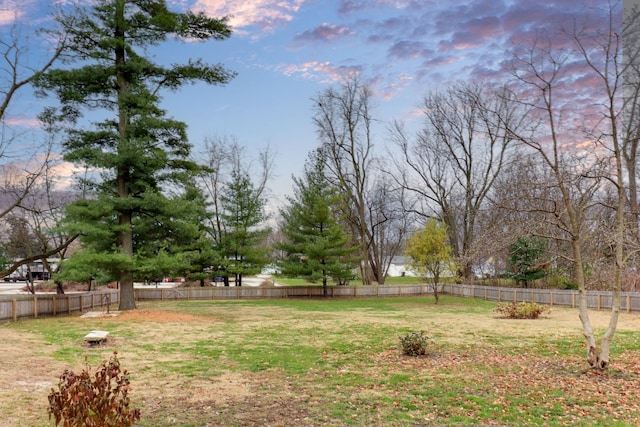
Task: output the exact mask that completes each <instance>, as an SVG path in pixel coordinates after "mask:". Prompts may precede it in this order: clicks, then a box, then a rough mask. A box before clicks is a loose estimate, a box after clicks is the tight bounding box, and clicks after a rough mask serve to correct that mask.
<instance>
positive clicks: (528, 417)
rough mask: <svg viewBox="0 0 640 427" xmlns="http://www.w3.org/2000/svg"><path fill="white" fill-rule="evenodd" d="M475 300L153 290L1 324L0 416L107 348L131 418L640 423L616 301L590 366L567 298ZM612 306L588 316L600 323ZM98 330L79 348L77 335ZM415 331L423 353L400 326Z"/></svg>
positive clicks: (36, 413) (30, 413)
mask: <svg viewBox="0 0 640 427" xmlns="http://www.w3.org/2000/svg"><path fill="white" fill-rule="evenodd" d="M495 308H496V304H495V303H491V302H487V301H482V300H474V299H454V298H450V297H443V298H441V302H440V304H439V305H435V304H433V298H428V297H422V298H390V299H382V298H381V299H328V300H327V299H320V300H306V299H290V300H267V301H263V300H259V301H226V302H220V301H215V302H213V301H197V302H194V301H180V302H174V301H171V302H169V301H165V302H155V303H143V304H140V306H139V309H138V310H133V311H129V312H125V313H122V314H120V315H119V316H116V317H106V316H105V317H98V318H80V317H77V316H74V317H57V318H41V319H35V320H25V321H19V322H16V323H3V324H0V334H1V336H2V337H3V339H2V340H0V363H2V368H3V375H2V376H0V413H2V414H3V425H7V426H34V427H40V426H51V425H52V424H51V423H52V421H50V420H48V415H47V404H48V402H47V395H48V394H49V393H50V392H51V389H52V388H54V387H55V385H56V384H57V379H58V377H59V375H60V373H61V372H63V371H64V370H65V369H76V370H78V369H80V368H82V367H83V366H84V365H85V360H86V361H87V362H88V363H89V364H90V365H91V366H98V365H99V363H100V361H102V360H104V359H105V358H108V357H109V356H110V355H111V354H113V352H114V351H117V352H118V358H119V360H120V362H121V363H122V366H125V367H126V368H127V370H128V371H129V378H130V381H131V389H130V391H129V397H130V398H131V405H132V406H133V407H136V408H139V409H140V411H141V414H142V417H141V419H140V420H139V421H138V422H137V423H136V426H149V427H151V426H154V427H163V426H183V427H187V426H193V427H196V426H255V425H260V426H277V425H281V426H294V425H296V426H297V425H304V426H348V425H353V426H422V425H444V426H448V425H514V426H516V425H517V426H521V425H531V426H535V425H540V426H542V425H549V426H556V425H582V426H590V425H592V426H596V425H607V426H634V425H638V424H640V331H639V328H638V326H639V325H640V316H639V315H638V314H628V313H623V314H622V317H621V319H620V324H619V326H620V328H619V333H618V334H617V335H616V340H615V341H614V344H615V347H614V349H613V357H612V366H611V367H610V369H609V371H608V372H607V373H606V374H601V375H596V374H594V373H592V372H591V371H590V370H588V369H587V366H586V363H585V361H584V357H583V354H584V348H583V345H584V344H583V342H582V339H581V326H580V322H579V319H578V318H577V311H576V310H573V309H567V308H556V307H554V308H553V310H552V311H550V312H548V313H545V314H544V315H543V316H542V317H541V318H539V319H536V320H518V321H514V320H509V319H502V318H500V317H499V316H498V315H496V313H495ZM607 319H608V313H606V312H602V313H600V312H596V313H594V324H596V325H597V326H598V327H605V325H606V321H607ZM91 330H108V331H109V332H110V339H109V341H107V343H106V344H104V345H101V346H93V347H91V346H89V345H86V344H85V343H84V341H83V336H84V335H85V334H86V333H87V332H88V331H91ZM414 331H425V332H426V333H427V334H428V336H429V338H430V347H429V353H428V355H427V356H422V357H411V356H405V355H403V354H402V351H401V350H400V349H399V346H398V337H399V336H404V335H406V334H409V333H411V332H414Z"/></svg>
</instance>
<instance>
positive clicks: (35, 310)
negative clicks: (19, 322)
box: [33, 297, 38, 319]
mask: <svg viewBox="0 0 640 427" xmlns="http://www.w3.org/2000/svg"><path fill="white" fill-rule="evenodd" d="M37 317H38V297H33V318H34V319H35V318H37Z"/></svg>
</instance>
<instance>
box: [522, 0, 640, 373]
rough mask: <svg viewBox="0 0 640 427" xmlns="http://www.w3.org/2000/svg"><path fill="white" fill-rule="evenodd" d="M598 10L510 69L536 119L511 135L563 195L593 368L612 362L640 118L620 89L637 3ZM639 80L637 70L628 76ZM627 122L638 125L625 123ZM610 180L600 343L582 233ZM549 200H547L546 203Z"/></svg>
mask: <svg viewBox="0 0 640 427" xmlns="http://www.w3.org/2000/svg"><path fill="white" fill-rule="evenodd" d="M600 12H603V13H602V18H603V19H602V22H604V23H605V24H604V25H600V26H597V25H593V22H591V23H585V25H583V26H579V25H578V24H576V26H575V27H574V29H573V30H572V31H564V32H562V34H561V35H563V36H564V38H563V39H562V40H560V42H561V43H564V44H565V45H564V46H562V47H556V46H555V45H554V44H553V43H552V38H551V37H549V36H548V34H541V35H539V37H538V38H537V39H536V40H534V41H533V42H532V44H531V46H529V47H528V49H526V50H525V51H523V52H516V53H515V54H514V62H513V74H514V76H515V77H516V79H517V81H518V82H520V83H521V84H522V85H523V86H524V88H523V90H522V91H520V92H521V93H520V94H519V98H520V100H521V102H522V104H523V105H527V106H528V107H529V111H528V115H529V117H530V118H531V120H532V121H531V126H529V127H528V128H527V129H526V132H525V129H523V130H521V131H513V132H512V134H513V136H514V137H515V138H516V139H517V140H519V141H520V142H521V143H522V144H524V146H527V147H529V148H531V149H532V150H533V151H534V152H535V153H536V154H537V155H538V156H539V157H540V159H541V160H542V161H543V162H544V163H545V164H546V165H547V166H548V170H549V172H550V178H552V179H553V181H554V185H555V189H556V191H557V193H558V194H559V196H560V198H559V202H560V203H556V207H555V208H554V209H553V210H552V212H553V213H554V216H555V218H556V219H557V222H556V224H557V226H558V227H559V228H561V229H562V231H563V233H564V234H565V236H566V239H567V241H568V242H570V244H571V249H572V256H573V257H572V262H573V264H574V271H575V273H574V277H575V282H576V284H577V287H578V296H579V298H578V306H579V309H580V314H579V317H580V321H581V323H582V328H583V333H584V337H585V344H586V350H587V362H588V363H589V365H590V366H591V367H592V368H593V369H596V370H605V369H607V367H608V365H609V358H610V347H611V343H612V340H613V337H614V334H615V331H616V327H617V322H618V316H619V311H620V290H621V289H620V288H621V277H620V275H621V271H622V270H623V268H624V265H625V262H626V257H625V253H624V251H625V234H626V230H627V223H626V218H625V214H624V211H625V206H626V200H627V195H626V191H627V189H626V186H625V176H624V160H623V159H624V155H623V148H624V147H625V146H626V147H627V148H629V146H628V145H625V143H623V141H624V140H627V142H631V139H632V138H635V135H636V133H635V132H633V131H632V132H627V133H623V129H625V126H624V125H623V120H627V123H636V122H637V119H636V118H634V117H631V116H629V114H630V112H631V111H637V98H633V97H631V98H626V97H624V96H623V93H624V92H625V91H623V90H622V87H623V82H624V81H625V78H624V77H625V73H626V72H627V71H632V69H631V68H630V67H626V66H624V63H623V62H622V57H623V55H622V54H621V52H622V37H625V36H629V38H630V40H632V39H635V37H636V36H637V34H638V27H639V25H638V19H637V18H638V16H637V9H636V12H635V13H633V12H632V13H631V14H630V15H628V16H626V17H625V19H624V24H623V19H622V17H623V4H622V2H621V1H611V2H609V3H608V5H607V6H606V7H605V8H603V10H600ZM621 24H623V25H621ZM556 39H558V37H556ZM567 42H569V43H570V44H571V45H572V49H571V50H569V49H567V48H566V45H567ZM631 46H633V45H629V47H631ZM625 53H626V54H627V55H625V56H627V58H626V59H625V61H626V63H627V64H629V65H631V64H637V59H638V53H639V50H638V45H637V44H636V45H635V49H631V50H630V51H627V52H625ZM629 55H630V57H628V56H629ZM578 76H579V77H580V78H582V79H584V80H585V81H587V80H588V81H592V82H593V84H592V85H589V86H585V87H583V89H586V90H588V92H586V93H579V92H577V89H579V88H576V86H575V85H573V83H574V82H575V79H576V78H577V77H578ZM627 77H629V76H627ZM634 80H635V77H634V78H631V79H630V80H627V81H628V82H631V81H634ZM636 81H637V80H636ZM626 92H627V93H630V92H629V91H628V90H627V91H626ZM576 99H582V100H586V101H585V102H587V104H585V105H586V106H588V108H585V106H584V105H581V104H578V105H579V107H578V108H577V109H574V110H572V108H573V107H574V106H575V105H576V104H575V102H565V101H566V100H572V101H575V100H576ZM569 118H575V119H576V120H575V122H574V121H573V120H571V119H569ZM572 123H580V126H577V127H569V126H570V125H571V124H572ZM630 129H631V130H633V127H627V128H626V130H630ZM576 134H577V135H580V136H581V137H582V138H583V139H584V140H587V141H591V142H593V145H592V146H591V149H592V150H591V152H586V153H585V151H586V150H584V148H583V149H582V150H580V152H581V154H578V153H576V151H577V150H576V148H578V147H575V146H574V145H573V144H572V143H573V142H574V141H575V140H576ZM630 138H631V139H630ZM580 157H581V158H580ZM608 186H611V187H612V188H613V197H611V198H610V200H611V201H613V203H612V204H610V209H611V211H612V212H614V213H615V214H614V218H615V226H614V230H615V231H614V233H613V235H612V236H611V240H610V242H611V245H612V247H613V248H614V254H613V256H612V257H611V260H612V261H613V262H614V265H615V274H614V277H613V281H612V285H611V290H612V291H613V302H612V309H611V315H610V318H609V324H608V326H607V329H606V330H605V332H604V334H603V335H602V338H601V340H600V345H599V346H598V343H597V340H596V333H595V332H594V330H593V326H592V324H591V320H590V316H589V308H588V304H587V295H586V291H587V287H586V277H585V276H586V271H585V265H586V263H585V262H584V261H585V259H584V253H585V247H587V246H588V240H587V239H586V238H585V230H588V227H585V218H586V216H587V215H586V213H587V212H588V211H589V209H591V208H592V207H593V206H596V205H598V204H600V203H602V202H603V201H604V200H605V199H604V198H602V197H600V199H598V198H597V197H596V196H597V195H602V194H603V191H606V188H607V187H608ZM554 202H555V201H554ZM547 206H550V205H549V204H548V203H547Z"/></svg>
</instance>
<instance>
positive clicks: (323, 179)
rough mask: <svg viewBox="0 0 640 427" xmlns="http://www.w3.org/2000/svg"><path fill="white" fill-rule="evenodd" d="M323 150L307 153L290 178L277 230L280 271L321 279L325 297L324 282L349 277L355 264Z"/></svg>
mask: <svg viewBox="0 0 640 427" xmlns="http://www.w3.org/2000/svg"><path fill="white" fill-rule="evenodd" d="M326 162H327V158H326V153H325V152H324V151H323V149H321V148H320V149H317V150H315V151H313V152H311V153H310V155H309V157H308V159H307V162H306V164H305V167H304V175H303V177H302V178H296V177H293V182H294V195H293V197H288V198H287V200H288V206H286V207H285V208H284V209H282V210H281V212H280V214H281V216H282V223H281V226H280V229H281V231H282V233H283V235H284V238H285V239H284V240H283V241H282V242H281V243H280V244H278V245H277V247H278V249H281V250H283V251H284V252H285V258H284V260H283V262H282V272H283V274H285V275H290V276H293V277H303V278H307V279H311V280H320V281H321V282H322V288H323V293H324V295H325V296H327V281H328V280H331V279H336V280H337V281H338V282H341V281H344V280H348V279H349V278H350V277H351V276H352V275H353V270H354V269H355V268H356V265H357V264H356V263H355V262H354V260H353V259H352V258H350V257H349V256H350V255H351V254H352V253H353V252H354V250H356V249H357V247H350V246H349V242H350V236H349V233H347V231H346V230H345V228H344V221H342V220H341V218H340V215H339V214H338V212H337V207H338V201H339V198H340V195H339V194H340V192H339V189H338V188H336V187H335V186H334V185H332V184H331V182H330V181H329V179H328V178H327V176H326Z"/></svg>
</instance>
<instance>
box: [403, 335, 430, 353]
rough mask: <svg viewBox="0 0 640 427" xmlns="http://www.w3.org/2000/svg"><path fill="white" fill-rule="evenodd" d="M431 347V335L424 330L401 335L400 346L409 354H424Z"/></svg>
mask: <svg viewBox="0 0 640 427" xmlns="http://www.w3.org/2000/svg"><path fill="white" fill-rule="evenodd" d="M428 347H429V337H428V336H426V335H425V334H424V332H422V331H420V332H411V333H408V334H406V335H404V336H401V337H400V348H401V349H402V353H403V354H406V355H407V356H424V355H425V354H427V349H428Z"/></svg>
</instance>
